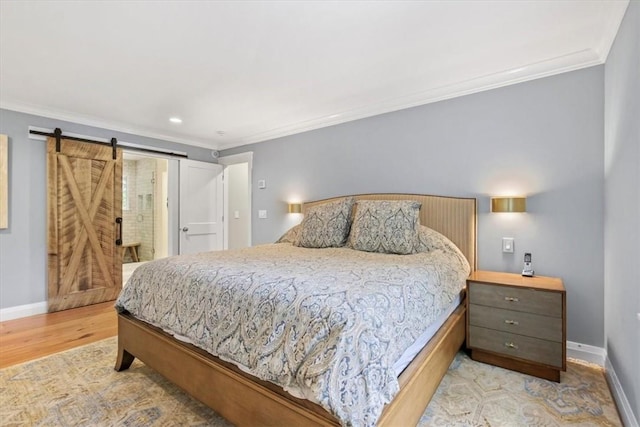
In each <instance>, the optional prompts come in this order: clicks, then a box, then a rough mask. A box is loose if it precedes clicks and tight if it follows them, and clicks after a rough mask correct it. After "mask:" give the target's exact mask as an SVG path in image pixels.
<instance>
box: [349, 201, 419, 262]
mask: <svg viewBox="0 0 640 427" xmlns="http://www.w3.org/2000/svg"><path fill="white" fill-rule="evenodd" d="M419 214H420V203H419V202H414V201H411V200H359V201H358V202H357V203H356V216H355V219H354V220H353V225H352V226H351V234H350V235H349V243H348V246H349V247H351V248H353V249H357V250H359V251H367V252H381V253H386V254H412V253H415V252H416V248H417V245H418V225H419Z"/></svg>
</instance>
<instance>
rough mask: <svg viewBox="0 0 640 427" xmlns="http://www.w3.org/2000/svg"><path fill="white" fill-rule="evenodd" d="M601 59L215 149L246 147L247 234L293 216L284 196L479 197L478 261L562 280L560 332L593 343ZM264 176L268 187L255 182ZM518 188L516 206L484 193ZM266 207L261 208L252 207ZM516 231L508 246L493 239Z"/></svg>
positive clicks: (598, 308)
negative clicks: (519, 208)
mask: <svg viewBox="0 0 640 427" xmlns="http://www.w3.org/2000/svg"><path fill="white" fill-rule="evenodd" d="M603 80H604V67H603V66H597V67H592V68H588V69H584V70H579V71H574V72H570V73H565V74H561V75H557V76H553V77H547V78H544V79H539V80H534V81H530V82H526V83H521V84H517V85H513V86H508V87H504V88H500V89H495V90H491V91H486V92H481V93H477V94H473V95H468V96H464V97H460V98H455V99H451V100H447V101H442V102H437V103H433V104H429V105H424V106H420V107H415V108H411V109H406V110H402V111H398V112H394V113H388V114H383V115H380V116H376V117H371V118H367V119H362V120H358V121H353V122H349V123H344V124H341V125H337V126H332V127H327V128H324V129H319V130H315V131H311V132H306V133H302V134H297V135H292V136H288V137H284V138H279V139H276V140H272V141H269V142H266V143H260V144H252V145H250V146H244V147H237V148H234V149H230V150H225V151H224V152H223V153H222V155H230V154H233V153H240V152H244V151H253V153H254V154H253V159H254V160H253V182H252V187H253V226H252V227H253V243H254V244H259V243H265V242H272V241H274V240H275V239H277V238H278V237H279V235H280V234H281V233H282V232H284V231H285V230H286V229H287V228H288V227H289V226H290V225H292V224H293V223H295V222H297V221H299V218H293V217H296V215H287V214H286V213H285V212H286V208H287V207H286V201H289V200H295V199H298V200H315V199H320V198H325V197H330V196H337V195H343V194H353V193H366V192H407V193H430V194H444V195H456V196H472V197H477V198H478V200H479V244H478V252H479V266H480V268H482V269H489V270H499V271H511V272H519V271H522V259H523V253H524V252H525V251H530V252H532V253H533V264H534V268H535V270H536V273H537V274H539V275H548V276H559V277H562V278H563V279H564V283H565V286H566V288H567V291H568V339H569V340H571V341H576V342H579V343H584V344H589V345H594V346H599V347H602V346H603V337H604V326H603V325H604V320H603V316H604V314H603V304H602V300H603V297H604V289H603V280H604V278H603V277H604V272H603V268H604V267H603V264H604V256H603V246H604V243H603V234H604V231H603V221H604V219H603V216H604V213H603V197H604V196H603V191H604V189H603V187H604V173H603V168H604V165H603V155H604V154H603V134H604V124H603V121H604V112H603V109H604V100H603V97H604V84H603ZM260 179H265V180H266V183H267V187H266V188H265V189H258V186H257V181H258V180H260ZM501 193H512V194H513V193H515V194H526V195H527V196H528V201H527V202H528V212H527V213H526V214H520V215H518V214H490V213H489V196H490V195H497V194H501ZM259 209H266V210H267V211H268V218H267V219H258V218H257V211H258V210H259ZM502 237H514V238H515V249H516V251H515V254H503V253H502V252H501V238H502Z"/></svg>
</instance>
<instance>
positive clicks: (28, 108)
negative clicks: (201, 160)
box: [0, 101, 219, 150]
mask: <svg viewBox="0 0 640 427" xmlns="http://www.w3.org/2000/svg"><path fill="white" fill-rule="evenodd" d="M0 108H1V109H4V110H11V111H16V112H18V113H24V114H32V115H34V116H41V117H47V118H49V119H55V120H63V121H65V122H71V123H75V124H79V125H84V126H92V127H96V128H101V129H107V130H111V131H114V132H122V133H129V134H132V135H137V136H144V137H146V138H154V139H159V140H162V141H168V142H175V143H178V144H185V145H191V146H195V147H201V148H207V149H209V150H211V149H214V150H217V149H219V148H218V147H217V145H216V144H215V143H214V142H207V141H204V140H199V139H187V138H183V137H178V136H175V135H168V134H164V133H159V132H156V131H153V130H150V129H145V128H138V127H135V126H131V125H129V124H126V123H119V122H112V121H109V120H103V119H97V118H95V117H89V116H84V115H82V114H75V113H70V112H63V111H56V110H53V109H50V108H46V107H41V106H34V105H29V104H21V103H17V102H7V101H0Z"/></svg>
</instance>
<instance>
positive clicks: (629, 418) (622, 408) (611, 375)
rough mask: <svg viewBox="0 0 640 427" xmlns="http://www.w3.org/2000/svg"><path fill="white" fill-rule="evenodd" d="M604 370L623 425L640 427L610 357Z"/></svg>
mask: <svg viewBox="0 0 640 427" xmlns="http://www.w3.org/2000/svg"><path fill="white" fill-rule="evenodd" d="M604 369H605V375H606V376H607V381H608V382H609V388H610V389H611V394H612V395H613V398H614V400H615V401H616V405H618V412H619V413H620V418H622V424H624V425H625V426H626V427H639V426H638V420H637V419H636V417H635V415H634V414H633V411H632V410H631V405H630V404H629V400H628V399H627V395H626V394H624V390H623V389H622V384H620V380H618V376H617V375H616V371H615V370H614V369H613V365H612V364H611V361H610V360H609V358H608V357H607V358H606V363H605V367H604Z"/></svg>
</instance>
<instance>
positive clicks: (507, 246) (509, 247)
mask: <svg viewBox="0 0 640 427" xmlns="http://www.w3.org/2000/svg"><path fill="white" fill-rule="evenodd" d="M502 252H505V253H510V254H512V253H513V237H503V238H502Z"/></svg>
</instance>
